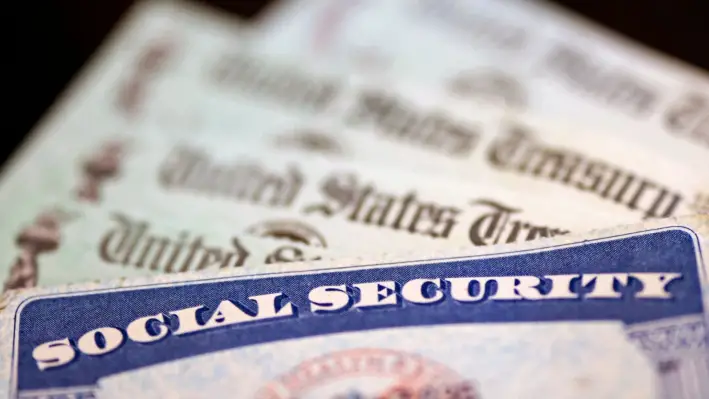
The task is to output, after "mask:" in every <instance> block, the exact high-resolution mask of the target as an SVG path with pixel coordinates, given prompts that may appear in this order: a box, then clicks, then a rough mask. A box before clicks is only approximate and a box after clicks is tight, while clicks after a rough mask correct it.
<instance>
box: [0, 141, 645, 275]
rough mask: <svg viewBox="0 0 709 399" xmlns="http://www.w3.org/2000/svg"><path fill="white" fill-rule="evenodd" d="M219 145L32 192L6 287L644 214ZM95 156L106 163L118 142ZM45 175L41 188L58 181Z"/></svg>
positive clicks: (184, 146) (138, 147)
mask: <svg viewBox="0 0 709 399" xmlns="http://www.w3.org/2000/svg"><path fill="white" fill-rule="evenodd" d="M209 143H210V141H209V140H201V141H199V140H195V141H193V142H187V141H183V142H178V143H177V144H176V143H174V142H173V140H172V139H167V138H164V137H160V136H156V135H150V134H146V135H144V136H143V138H142V139H138V138H134V139H133V140H132V141H131V144H130V151H128V153H126V154H125V156H124V157H121V158H120V160H114V161H115V162H116V164H115V165H114V166H115V168H116V169H117V170H118V171H120V173H116V175H115V176H114V177H113V178H112V179H110V180H108V181H93V182H90V179H85V177H86V176H84V175H83V174H81V173H75V171H72V170H71V169H70V168H66V167H65V168H63V170H64V172H65V173H64V174H62V175H60V176H61V179H58V180H59V181H58V182H59V183H62V185H63V191H64V194H65V195H64V196H62V198H59V199H58V198H56V197H49V196H31V195H27V197H26V198H27V199H26V200H24V201H23V205H24V206H23V207H17V208H16V209H15V211H14V212H13V213H12V214H10V215H8V216H7V217H6V220H5V223H4V224H3V227H2V228H1V229H0V232H1V233H2V236H3V237H4V240H3V241H2V242H0V249H2V252H3V253H5V254H8V259H7V260H6V261H5V263H4V264H3V265H0V271H2V273H3V274H5V276H6V277H4V279H5V284H4V285H5V289H15V288H28V287H31V286H34V285H42V286H47V285H56V284H66V283H71V282H76V281H82V280H91V279H98V278H107V277H119V276H123V277H131V276H137V275H141V274H156V273H174V272H184V271H196V270H215V269H218V268H232V267H245V268H249V269H250V270H252V271H256V270H257V269H258V268H259V267H263V265H264V264H265V263H274V262H277V261H281V262H282V261H287V260H308V259H316V258H319V257H321V256H323V257H330V258H331V257H340V256H354V255H360V254H371V255H373V254H377V253H383V252H392V251H401V250H408V249H410V248H426V249H439V248H451V247H460V246H463V245H465V244H468V245H471V246H485V245H493V244H496V243H503V242H520V241H527V240H533V239H536V238H541V237H549V236H554V235H560V234H566V233H568V232H569V231H571V230H575V231H584V230H586V229H591V228H599V227H605V226H608V225H611V224H614V223H617V222H618V221H622V220H625V221H633V220H635V219H636V217H635V215H633V214H630V213H621V212H618V211H617V210H616V209H615V208H614V207H612V206H610V205H606V208H603V207H600V206H596V205H595V204H589V203H586V202H584V201H583V199H580V200H579V201H574V202H568V201H567V200H566V198H565V197H564V196H563V195H561V194H560V193H559V194H557V195H554V193H553V191H547V192H546V194H547V195H546V196H545V197H544V198H542V197H541V196H538V197H537V198H535V197H534V196H532V195H526V196H525V197H523V198H520V196H519V195H518V194H517V192H515V191H509V190H505V189H504V188H500V187H498V186H497V185H494V184H491V182H487V181H485V180H484V179H477V180H475V181H474V180H472V179H468V180H466V181H465V182H463V181H456V180H452V179H444V178H441V177H431V176H422V175H417V174H412V173H404V172H401V171H398V170H396V169H387V168H379V167H375V166H364V165H361V164H355V163H346V162H334V161H328V160H318V159H309V160H308V159H304V157H302V155H301V156H297V157H293V156H290V157H288V156H286V154H278V153H273V152H267V153H259V152H254V151H253V150H250V151H248V152H244V151H241V152H240V151H235V150H234V149H232V148H231V147H230V146H224V145H222V143H221V142H219V141H217V142H216V143H213V144H214V145H209ZM82 145H87V146H88V144H86V143H82ZM96 148H97V149H98V153H99V154H100V155H101V156H103V155H105V154H103V153H104V151H105V150H104V148H105V146H104V147H102V146H97V147H96ZM89 154H90V153H89ZM68 156H69V157H72V156H74V154H68ZM88 158H89V159H91V158H93V157H91V156H89V157H88ZM99 158H101V157H99ZM276 159H277V160H276ZM67 163H68V164H73V163H72V162H71V161H70V160H69V159H67ZM38 178H39V179H40V180H39V181H37V182H36V183H38V184H41V182H42V179H44V178H46V177H42V175H40V176H39V177H38ZM53 178H54V179H56V176H53ZM87 180H88V181H89V182H90V183H91V184H88V183H89V182H87ZM55 183H57V182H55ZM87 186H91V187H92V189H91V190H92V192H93V193H94V194H95V195H96V196H95V197H92V198H93V200H92V201H89V202H88V203H76V202H75V201H73V200H72V194H73V192H72V190H73V189H74V188H76V187H87ZM18 190H20V191H21V190H22V187H18ZM588 209H593V211H594V217H593V218H588V217H587V214H586V212H587V210H588ZM259 239H262V240H259ZM278 242H281V245H276V244H277V243H278ZM99 265H100V267H99Z"/></svg>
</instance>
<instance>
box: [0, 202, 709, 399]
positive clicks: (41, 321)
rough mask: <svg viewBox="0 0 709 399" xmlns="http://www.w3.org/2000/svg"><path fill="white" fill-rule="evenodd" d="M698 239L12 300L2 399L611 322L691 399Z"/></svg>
mask: <svg viewBox="0 0 709 399" xmlns="http://www.w3.org/2000/svg"><path fill="white" fill-rule="evenodd" d="M706 234H709V218H708V217H707V216H698V217H693V218H686V219H674V220H667V221H661V222H649V223H646V224H645V225H641V226H635V227H630V228H625V229H616V230H614V231H606V232H600V233H596V234H594V235H592V236H586V237H566V238H563V239H555V240H544V241H539V242H538V243H531V244H527V245H525V246H524V247H518V246H506V247H498V248H491V249H484V250H482V251H483V252H480V253H473V252H471V251H475V250H470V249H468V250H466V251H465V252H462V253H460V254H455V255H450V254H448V255H446V256H431V255H424V256H418V259H422V260H420V261H415V262H411V261H408V262H404V263H380V264H372V263H368V262H364V263H362V262H360V263H359V264H360V265H361V264H365V265H366V266H356V263H355V264H353V263H349V264H348V263H347V262H340V263H339V264H336V265H328V264H325V263H313V264H289V265H283V266H277V265H276V266H273V267H274V269H275V271H279V272H283V271H286V272H285V273H265V274H260V275H252V276H239V275H232V276H224V277H221V276H220V277H217V278H215V277H214V276H189V275H187V276H181V277H177V278H175V277H172V278H169V277H164V278H162V279H157V280H152V281H151V280H141V281H135V282H129V283H125V282H122V283H116V284H113V285H112V284H110V283H108V284H93V285H92V284H89V285H86V286H80V285H78V286H70V287H66V288H58V289H50V290H46V291H41V290H36V291H23V292H12V293H9V294H8V295H6V297H5V298H4V302H5V307H4V310H3V313H2V316H1V317H2V318H1V319H0V320H2V342H1V343H0V344H1V345H2V352H1V353H2V356H1V357H0V360H2V362H3V364H2V370H3V373H4V375H3V383H4V384H7V386H6V387H4V388H6V390H5V391H4V392H6V393H7V394H8V395H10V396H18V395H19V396H20V397H40V396H41V395H45V394H47V393H54V394H58V395H60V396H59V397H61V395H63V394H69V393H75V394H81V395H84V396H85V397H92V395H93V393H92V392H93V391H94V389H95V387H96V386H97V384H98V382H99V380H100V379H102V378H106V377H108V376H111V375H115V374H118V373H123V372H128V371H131V370H135V369H138V368H142V367H146V366H153V365H157V364H161V363H165V362H171V361H176V360H179V359H186V358H190V357H194V356H198V355H205V354H210V353H214V352H218V351H225V350H232V349H236V348H244V347H249V346H254V345H259V344H266V343H273V342H278V341H283V340H297V339H306V338H309V337H316V336H323V335H328V334H338V333H345V332H358V331H369V330H379V329H391V328H402V327H429V328H432V329H435V328H436V327H437V326H450V325H468V324H476V325H484V324H486V323H551V322H564V321H573V322H596V321H615V322H618V323H622V325H624V329H625V331H626V333H627V339H628V340H629V341H632V342H633V343H634V344H636V345H637V346H638V347H639V348H640V349H641V350H642V351H643V353H645V355H646V356H647V358H648V359H649V360H650V361H651V362H653V363H654V364H655V365H656V368H657V370H658V372H659V373H660V376H659V377H658V378H659V379H660V381H661V383H663V384H665V385H668V386H669V385H671V384H670V383H672V384H674V385H677V384H676V383H675V382H671V381H669V380H668V379H670V377H671V379H672V381H675V380H676V377H677V375H679V376H680V377H681V379H680V380H682V381H684V380H688V379H691V380H692V381H694V382H696V383H695V384H693V387H692V389H693V390H689V391H688V390H686V389H685V388H682V389H680V390H677V389H675V388H667V389H675V391H672V392H670V394H671V395H673V396H671V397H674V398H683V397H686V398H693V397H701V395H703V394H705V393H707V392H709V390H708V389H709V385H708V384H709V367H708V366H707V355H706V352H705V349H704V347H705V344H706V332H705V331H706V330H705V320H706V317H705V310H704V309H705V306H706V299H705V294H704V293H705V292H706V286H707V282H708V280H707V276H706V270H705V266H704V261H703V258H702V250H703V247H704V246H705V245H706V243H707V238H706ZM408 259H416V258H411V257H409V258H408ZM329 266H333V267H335V266H336V267H337V268H332V269H328V268H327V267H329ZM269 267H271V266H269ZM288 270H292V271H290V272H287V271H288ZM269 271H270V270H269ZM165 281H166V282H165ZM413 349H415V348H413ZM667 370H670V371H671V376H668V377H667V378H666V379H667V380H668V381H664V380H663V378H664V377H663V375H662V373H663V372H666V371H667ZM663 381H664V382H663ZM674 385H672V386H674ZM665 388H666V387H665ZM695 394H701V395H700V396H692V395H695ZM81 395H80V396H81Z"/></svg>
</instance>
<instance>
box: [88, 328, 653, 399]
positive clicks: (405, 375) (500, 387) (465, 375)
mask: <svg viewBox="0 0 709 399" xmlns="http://www.w3.org/2000/svg"><path fill="white" fill-rule="evenodd" d="M624 335H625V332H624V331H623V328H622V325H621V324H620V323H612V322H586V323H574V322H566V323H565V322H561V323H559V322H550V323H476V324H453V325H445V326H444V325H442V326H438V327H436V328H430V327H428V326H420V327H395V328H384V329H377V330H370V331H356V332H347V333H338V334H331V335H327V336H317V337H309V338H302V339H297V340H284V341H278V342H271V343H266V344H259V345H253V346H247V347H242V348H238V349H233V350H228V351H222V352H217V353H214V354H207V355H200V356H196V357H192V358H188V359H182V360H178V361H174V362H168V363H163V364H160V365H157V366H151V367H147V368H141V369H138V370H136V371H132V372H127V373H121V374H117V375H115V376H110V377H107V378H102V379H100V380H99V383H98V385H99V386H98V389H97V391H96V395H97V397H98V398H100V399H113V398H116V399H118V398H125V397H131V398H168V397H169V398H174V399H176V398H210V397H211V398H216V397H220V396H223V395H224V393H225V392H229V394H230V396H231V397H236V398H264V399H265V398H273V399H275V398H326V399H332V398H362V399H364V398H367V399H369V398H382V397H383V398H386V399H394V398H396V399H401V398H421V397H424V398H446V399H452V398H460V399H472V398H559V399H568V398H575V399H579V398H589V399H591V398H593V399H598V398H647V397H653V394H654V388H655V384H654V369H653V367H652V365H651V363H650V362H649V361H648V360H647V359H646V358H645V357H644V356H643V354H642V351H641V350H639V349H638V348H637V347H635V346H634V345H632V344H631V343H630V342H628V340H627V339H626V338H625V336H624ZM414 348H415V349H414ZM628 369H630V370H632V372H628ZM229 375H232V376H238V378H225V377H227V376H229ZM552 386H553V387H554V389H553V390H550V389H549V387H552ZM387 395H388V396H387ZM397 395H398V396H397ZM426 395H428V396H426Z"/></svg>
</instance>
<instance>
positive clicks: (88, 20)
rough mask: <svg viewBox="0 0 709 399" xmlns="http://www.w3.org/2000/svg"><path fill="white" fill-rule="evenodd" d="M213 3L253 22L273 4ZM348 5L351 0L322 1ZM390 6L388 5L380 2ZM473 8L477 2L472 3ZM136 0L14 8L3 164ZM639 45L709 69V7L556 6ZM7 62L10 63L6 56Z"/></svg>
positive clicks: (26, 2) (563, 0) (673, 2)
mask: <svg viewBox="0 0 709 399" xmlns="http://www.w3.org/2000/svg"><path fill="white" fill-rule="evenodd" d="M193 1H195V2H200V3H207V4H211V5H214V6H217V7H218V8H221V9H223V10H226V11H228V12H230V13H232V14H236V15H239V16H242V17H244V18H249V17H251V16H253V15H256V14H257V13H258V12H259V11H260V10H262V9H263V8H264V6H266V5H268V4H269V3H272V2H273V1H272V0H231V1H229V0H221V1H220V0H211V1H205V0H202V1H196V0H193ZM323 1H345V0H323ZM382 1H386V0H382ZM469 1H475V0H469ZM133 2H134V1H133V0H17V1H12V2H10V4H11V5H10V6H9V7H10V11H11V13H10V14H6V13H4V14H5V20H7V19H8V17H10V18H11V19H12V22H13V27H12V29H13V31H12V33H11V36H10V37H11V39H10V40H11V44H12V46H13V47H14V48H13V49H12V55H11V56H10V57H9V58H10V60H11V61H10V64H11V65H10V66H11V70H10V73H9V74H7V75H6V77H5V78H6V82H7V83H6V84H7V86H6V87H8V86H9V87H10V93H7V92H6V96H7V97H8V99H9V100H10V101H6V104H7V103H8V102H9V103H10V104H11V105H10V106H9V108H7V107H8V106H7V105H6V106H5V107H6V111H5V112H3V114H4V115H6V116H5V117H6V119H7V120H9V128H8V129H7V130H6V134H5V135H6V136H8V137H9V139H7V140H4V142H5V144H2V151H0V163H2V162H4V160H5V159H6V158H7V156H9V155H10V154H11V153H12V151H13V150H14V148H15V147H16V146H17V144H19V143H20V142H21V141H22V139H23V138H24V136H25V135H26V134H27V133H28V131H29V130H30V129H31V128H32V126H33V125H34V124H35V123H36V122H37V121H38V119H39V118H40V117H41V116H42V114H43V113H44V111H45V110H46V109H47V107H49V106H50V105H51V104H52V102H53V100H54V98H55V97H56V96H57V95H58V94H60V93H61V91H62V90H63V89H64V87H65V86H66V85H67V83H69V81H70V80H71V78H72V76H73V75H74V74H75V73H77V71H78V70H79V69H80V68H81V66H82V65H83V63H84V62H85V61H86V60H87V59H88V57H89V56H90V55H91V53H92V52H93V51H94V50H95V49H96V47H97V46H98V45H99V44H100V43H101V40H102V39H103V37H104V36H105V35H106V34H107V33H108V32H109V30H110V29H111V27H112V26H113V25H114V24H115V23H116V22H117V21H118V19H119V18H120V16H121V14H122V13H123V12H124V11H125V10H126V9H127V8H128V7H129V6H130V5H131V4H132V3H133ZM554 2H555V3H559V4H562V5H563V6H565V7H567V8H570V9H572V10H575V11H577V12H579V13H580V14H583V15H585V16H587V17H589V18H591V19H593V20H595V21H597V22H600V23H601V24H603V25H606V26H608V27H610V28H613V29H614V30H616V31H619V32H622V33H623V34H625V35H626V36H629V37H631V38H633V39H635V40H637V41H639V42H642V43H645V44H646V45H649V46H651V47H654V48H655V49H657V50H660V51H662V52H665V53H667V54H670V55H673V56H675V57H678V58H680V59H683V60H685V61H686V62H688V63H692V64H694V65H696V66H699V67H701V68H704V69H705V70H709V1H708V0H644V1H643V0H586V1H583V0H555V1H554ZM6 59H7V57H6Z"/></svg>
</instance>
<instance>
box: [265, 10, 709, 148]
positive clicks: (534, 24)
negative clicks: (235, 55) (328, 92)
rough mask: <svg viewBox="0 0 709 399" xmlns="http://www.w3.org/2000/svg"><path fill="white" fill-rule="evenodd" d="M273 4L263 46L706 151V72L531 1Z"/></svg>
mask: <svg viewBox="0 0 709 399" xmlns="http://www.w3.org/2000/svg"><path fill="white" fill-rule="evenodd" d="M281 4H282V5H281V6H280V7H275V8H276V9H275V10H273V11H272V12H271V13H270V14H269V13H267V15H266V16H265V18H264V20H263V21H262V24H261V26H260V27H258V28H259V30H260V34H259V35H257V37H260V39H259V40H257V42H258V43H259V45H260V46H261V48H263V49H265V50H266V51H270V52H272V53H276V54H279V55H283V54H287V55H291V56H293V57H300V58H301V59H303V60H307V61H308V62H310V63H313V64H329V65H332V66H333V67H334V68H338V69H340V70H344V71H351V72H352V71H354V72H363V73H365V74H367V75H373V76H376V77H377V78H378V79H379V80H380V81H382V82H386V81H388V80H391V79H392V78H396V79H402V78H410V79H415V80H416V81H419V82H423V83H426V84H427V85H428V86H431V87H441V88H443V87H446V88H447V89H448V90H450V91H451V92H452V93H456V94H457V95H460V96H462V97H465V98H483V99H485V100H491V101H494V102H498V103H501V104H504V105H507V106H510V107H513V108H516V109H527V110H532V111H534V112H538V113H541V114H547V115H552V116H560V115H563V116H564V117H565V118H568V119H569V120H572V121H583V123H584V124H588V125H590V126H599V127H610V128H612V129H614V130H617V131H618V134H619V135H624V136H625V137H627V138H630V139H635V140H642V141H645V142H648V143H651V144H652V145H654V146H656V147H657V148H661V149H663V150H664V151H666V152H672V153H674V154H675V155H676V156H678V157H680V156H683V155H684V156H687V155H688V154H692V155H695V156H703V157H704V159H706V158H707V154H709V96H708V95H707V93H709V76H708V75H707V74H706V73H705V72H700V71H696V70H692V69H691V68H689V67H683V66H681V65H679V63H678V62H671V61H666V60H663V59H661V57H659V56H657V55H655V54H652V53H651V52H649V51H644V50H643V49H638V48H637V46H634V45H628V44H627V43H621V42H620V41H619V40H617V39H616V38H614V37H612V36H609V35H608V34H606V33H605V32H599V29H597V28H596V27H592V26H591V27H589V26H588V24H584V23H578V22H577V20H575V19H572V18H571V19H570V18H569V17H568V15H563V14H561V13H558V12H556V11H554V10H551V9H549V8H548V7H546V6H544V5H541V4H540V2H526V1H499V0H489V1H466V0H411V1H409V0H394V1H376V0H356V1H317V0H313V1H307V0H291V1H284V2H282V3H281ZM630 66H632V67H630ZM599 124H600V125H599Z"/></svg>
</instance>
